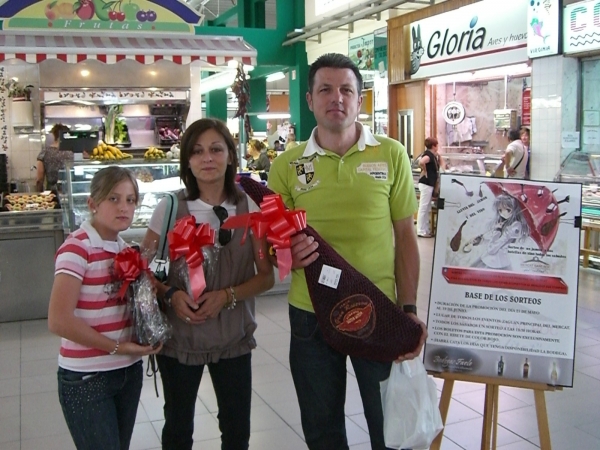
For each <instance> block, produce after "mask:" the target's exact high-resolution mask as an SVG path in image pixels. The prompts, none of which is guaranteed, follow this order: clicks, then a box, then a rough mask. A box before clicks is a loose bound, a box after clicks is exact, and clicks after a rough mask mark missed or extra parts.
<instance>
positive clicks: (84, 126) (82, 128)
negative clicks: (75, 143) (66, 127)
mask: <svg viewBox="0 0 600 450" xmlns="http://www.w3.org/2000/svg"><path fill="white" fill-rule="evenodd" d="M91 129H92V126H91V125H87V124H84V123H76V124H75V130H77V131H89V130H91Z"/></svg>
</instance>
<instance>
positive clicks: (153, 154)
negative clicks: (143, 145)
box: [144, 147, 167, 159]
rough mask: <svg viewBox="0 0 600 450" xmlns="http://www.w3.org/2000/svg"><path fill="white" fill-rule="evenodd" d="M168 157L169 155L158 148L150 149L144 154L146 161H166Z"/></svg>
mask: <svg viewBox="0 0 600 450" xmlns="http://www.w3.org/2000/svg"><path fill="white" fill-rule="evenodd" d="M166 157H167V155H166V154H165V152H163V151H162V150H160V149H158V148H156V147H150V148H149V149H148V150H146V153H144V159H164V158H166Z"/></svg>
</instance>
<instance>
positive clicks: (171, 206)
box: [156, 192, 178, 261]
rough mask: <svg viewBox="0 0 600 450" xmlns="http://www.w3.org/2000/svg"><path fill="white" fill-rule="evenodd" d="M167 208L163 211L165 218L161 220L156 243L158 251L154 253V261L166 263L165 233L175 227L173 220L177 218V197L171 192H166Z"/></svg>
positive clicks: (167, 244)
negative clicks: (158, 238)
mask: <svg viewBox="0 0 600 450" xmlns="http://www.w3.org/2000/svg"><path fill="white" fill-rule="evenodd" d="M166 198H167V208H166V210H165V217H164V220H163V225H162V231H161V232H160V240H159V241H158V250H157V252H156V259H157V260H160V261H166V260H167V255H168V253H169V252H168V250H169V242H168V240H167V233H168V232H169V230H170V229H171V228H173V225H175V219H176V217H177V204H178V202H177V195H175V193H173V192H167V195H166Z"/></svg>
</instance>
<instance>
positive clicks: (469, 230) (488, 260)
mask: <svg viewBox="0 0 600 450" xmlns="http://www.w3.org/2000/svg"><path fill="white" fill-rule="evenodd" d="M580 227H581V185H580V184H569V183H548V182H539V181H527V180H514V179H503V178H488V177H476V176H467V175H458V174H442V176H441V193H440V204H439V211H438V224H437V232H436V242H435V252H434V262H433V276H432V281H431V294H430V301H429V317H428V331H429V338H428V340H427V343H426V347H425V367H426V368H427V369H428V370H431V371H437V372H440V371H451V372H463V373H468V374H472V375H480V376H492V377H505V378H510V379H517V380H528V381H534V382H541V383H546V384H552V385H557V386H558V385H560V386H572V383H573V357H574V353H575V324H576V313H577V285H578V275H579V239H580V231H581V229H580Z"/></svg>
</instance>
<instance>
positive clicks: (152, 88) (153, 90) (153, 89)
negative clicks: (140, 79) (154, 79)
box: [148, 87, 158, 92]
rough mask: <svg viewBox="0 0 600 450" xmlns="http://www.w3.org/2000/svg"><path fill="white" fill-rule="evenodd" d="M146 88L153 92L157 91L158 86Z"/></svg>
mask: <svg viewBox="0 0 600 450" xmlns="http://www.w3.org/2000/svg"><path fill="white" fill-rule="evenodd" d="M148 90H149V91H152V92H155V91H158V88H157V87H151V88H148Z"/></svg>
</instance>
